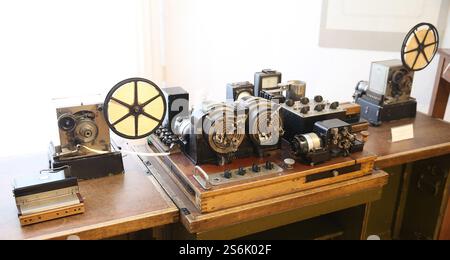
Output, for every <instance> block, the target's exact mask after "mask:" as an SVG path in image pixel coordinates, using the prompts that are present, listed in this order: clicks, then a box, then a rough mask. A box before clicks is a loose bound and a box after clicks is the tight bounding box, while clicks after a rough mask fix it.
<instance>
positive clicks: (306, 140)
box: [291, 119, 364, 165]
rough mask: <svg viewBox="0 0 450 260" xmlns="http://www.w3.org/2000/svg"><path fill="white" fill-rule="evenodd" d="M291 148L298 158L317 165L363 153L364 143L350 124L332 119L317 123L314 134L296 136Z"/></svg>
mask: <svg viewBox="0 0 450 260" xmlns="http://www.w3.org/2000/svg"><path fill="white" fill-rule="evenodd" d="M291 148H292V151H293V153H294V155H295V156H296V157H300V158H301V159H302V160H303V161H304V162H307V163H310V164H312V165H315V164H319V163H323V162H326V161H328V160H330V159H332V158H335V157H339V156H345V157H346V156H349V155H350V154H352V153H356V152H361V151H363V149H364V142H362V141H360V140H358V139H357V138H356V135H354V134H353V133H352V132H351V125H350V124H348V123H346V122H344V121H342V120H340V119H331V120H325V121H320V122H317V123H316V124H315V125H314V132H312V133H308V134H302V135H296V136H295V137H294V139H293V140H292V142H291Z"/></svg>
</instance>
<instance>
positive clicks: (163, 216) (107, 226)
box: [25, 208, 179, 240]
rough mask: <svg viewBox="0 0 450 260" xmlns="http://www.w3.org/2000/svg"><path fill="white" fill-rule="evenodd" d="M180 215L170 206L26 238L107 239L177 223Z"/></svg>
mask: <svg viewBox="0 0 450 260" xmlns="http://www.w3.org/2000/svg"><path fill="white" fill-rule="evenodd" d="M178 217H179V212H178V209H172V208H170V209H164V210H160V211H155V212H152V213H146V214H141V215H137V216H133V217H127V218H122V219H117V220H112V221H108V222H104V223H100V224H94V225H89V226H84V227H80V228H74V229H69V230H66V231H60V232H56V233H52V234H48V235H42V236H36V237H31V238H27V239H25V240H60V239H66V238H67V237H69V236H72V235H76V236H79V237H80V238H81V239H82V240H83V239H85V240H97V239H106V238H111V237H114V236H120V235H124V234H129V233H132V232H137V231H140V230H144V229H150V228H153V227H159V226H163V225H167V224H172V223H176V222H177V221H178ZM145 221H148V222H149V223H144V222H145ZM150 222H151V224H150ZM133 224H134V225H136V227H132V228H130V227H131V226H133ZM119 230H120V231H119ZM96 233H99V234H96ZM106 234H108V235H106Z"/></svg>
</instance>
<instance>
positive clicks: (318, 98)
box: [314, 96, 323, 103]
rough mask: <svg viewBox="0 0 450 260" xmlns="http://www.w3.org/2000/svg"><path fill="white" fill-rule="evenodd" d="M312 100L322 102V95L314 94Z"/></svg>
mask: <svg viewBox="0 0 450 260" xmlns="http://www.w3.org/2000/svg"><path fill="white" fill-rule="evenodd" d="M314 101H315V102H316V103H322V102H323V97H322V96H315V97H314Z"/></svg>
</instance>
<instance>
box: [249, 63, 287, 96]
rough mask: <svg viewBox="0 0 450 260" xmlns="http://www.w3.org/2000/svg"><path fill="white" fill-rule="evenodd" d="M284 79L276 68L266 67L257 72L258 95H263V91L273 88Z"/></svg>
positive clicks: (256, 85) (256, 86)
mask: <svg viewBox="0 0 450 260" xmlns="http://www.w3.org/2000/svg"><path fill="white" fill-rule="evenodd" d="M281 81H282V74H281V72H278V71H276V70H271V69H266V70H263V71H261V72H257V73H255V90H254V95H255V96H256V97H260V96H261V91H264V90H267V89H272V88H274V87H276V86H277V85H278V84H280V83H281Z"/></svg>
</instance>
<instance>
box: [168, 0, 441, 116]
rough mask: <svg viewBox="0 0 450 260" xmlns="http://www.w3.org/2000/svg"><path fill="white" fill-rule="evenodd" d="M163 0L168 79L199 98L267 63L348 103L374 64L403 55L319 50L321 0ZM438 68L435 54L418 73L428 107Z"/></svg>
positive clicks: (218, 93)
mask: <svg viewBox="0 0 450 260" xmlns="http://www.w3.org/2000/svg"><path fill="white" fill-rule="evenodd" d="M166 3H167V6H166V16H165V19H166V57H167V58H166V66H167V67H166V79H167V83H168V84H169V85H180V86H183V87H185V88H186V89H188V90H189V91H190V93H191V95H192V96H193V98H194V100H195V102H199V101H201V100H202V99H204V98H208V99H217V100H222V99H224V98H225V86H226V84H227V83H229V82H236V81H244V80H249V81H253V74H254V72H256V71H258V70H261V69H265V68H272V69H277V70H279V71H281V72H283V73H284V80H291V79H300V80H305V81H307V83H308V89H307V94H308V96H313V95H316V94H322V95H324V96H325V97H327V98H329V99H335V100H339V101H347V100H351V96H352V94H353V90H354V87H355V85H356V83H357V82H358V81H359V80H362V79H368V77H369V72H370V64H371V62H372V61H377V60H384V59H394V58H395V59H399V58H400V54H399V53H396V52H375V51H363V50H345V49H325V48H320V47H319V46H318V41H319V29H320V18H321V6H322V1H310V0H277V1H274V0H245V1H242V0H227V1H219V0H190V1H180V0H168V1H166ZM448 35H449V34H447V40H446V41H447V42H448V37H449V36H448ZM447 44H448V43H447ZM400 47H401V43H399V49H400ZM436 66H437V59H436V60H435V61H434V62H433V64H432V65H431V66H430V68H429V69H428V70H426V71H423V72H420V73H417V76H416V82H415V86H414V96H415V97H416V98H417V99H418V102H419V110H421V111H424V112H428V106H429V103H430V100H431V88H432V86H433V82H434V78H435V71H436Z"/></svg>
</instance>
